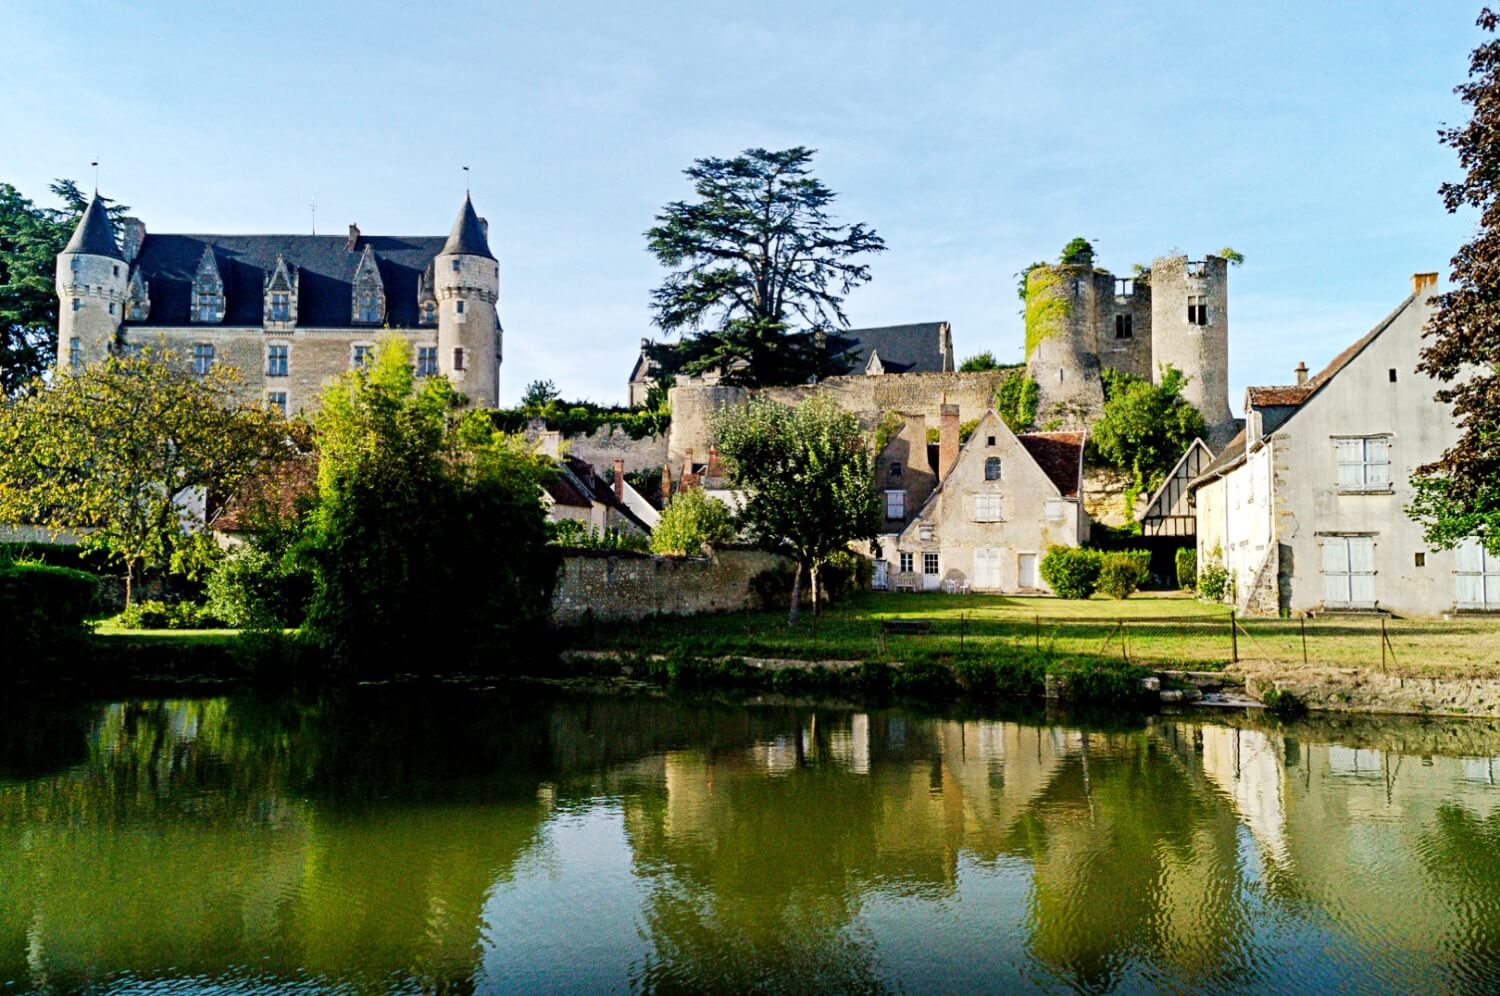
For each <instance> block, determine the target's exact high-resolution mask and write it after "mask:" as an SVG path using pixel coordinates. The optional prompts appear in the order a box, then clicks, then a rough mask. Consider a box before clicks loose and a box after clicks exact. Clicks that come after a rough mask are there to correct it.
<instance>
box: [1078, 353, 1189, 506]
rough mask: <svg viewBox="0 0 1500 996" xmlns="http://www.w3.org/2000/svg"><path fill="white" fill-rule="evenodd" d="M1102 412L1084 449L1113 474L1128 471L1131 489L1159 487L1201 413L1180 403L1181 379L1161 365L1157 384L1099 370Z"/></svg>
mask: <svg viewBox="0 0 1500 996" xmlns="http://www.w3.org/2000/svg"><path fill="white" fill-rule="evenodd" d="M1100 375H1101V377H1102V378H1103V380H1104V411H1103V413H1102V414H1101V415H1100V416H1099V418H1098V419H1096V420H1095V421H1094V422H1093V424H1092V426H1091V429H1090V434H1089V446H1090V447H1091V448H1092V449H1093V451H1094V453H1095V455H1097V456H1098V457H1099V458H1100V459H1102V460H1103V462H1104V463H1106V464H1107V465H1109V466H1110V467H1113V468H1114V469H1115V470H1118V471H1121V472H1123V473H1128V474H1130V475H1131V476H1132V478H1133V480H1134V486H1135V489H1136V490H1137V491H1151V490H1154V489H1155V488H1156V487H1157V486H1159V485H1160V484H1161V482H1162V478H1164V477H1165V476H1166V474H1167V471H1169V470H1171V469H1172V468H1173V467H1174V466H1175V465H1176V464H1177V461H1178V460H1180V459H1181V458H1182V454H1183V452H1184V451H1186V450H1187V448H1188V447H1189V446H1191V445H1192V442H1193V440H1194V439H1196V438H1198V437H1199V436H1201V435H1203V434H1204V432H1205V425H1204V422H1203V415H1202V413H1200V412H1199V411H1198V409H1196V408H1194V407H1193V406H1192V405H1191V404H1189V403H1188V402H1187V401H1185V400H1183V397H1182V388H1183V385H1185V384H1186V383H1187V377H1186V376H1184V375H1183V373H1182V371H1180V370H1178V369H1177V368H1176V367H1170V366H1169V367H1166V368H1165V369H1164V371H1163V372H1162V379H1161V383H1160V384H1152V383H1151V382H1150V381H1149V380H1143V379H1141V378H1139V377H1132V376H1131V375H1130V374H1127V373H1121V372H1120V371H1118V370H1111V369H1109V368H1108V367H1105V368H1104V369H1103V370H1101V371H1100Z"/></svg>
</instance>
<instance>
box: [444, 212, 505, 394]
mask: <svg viewBox="0 0 1500 996" xmlns="http://www.w3.org/2000/svg"><path fill="white" fill-rule="evenodd" d="M433 291H434V293H435V295H436V297H437V301H438V316H437V326H438V370H439V371H440V372H441V373H443V374H444V375H445V376H447V377H448V379H449V380H451V381H452V382H453V385H454V386H455V387H457V388H458V389H459V391H461V392H463V394H464V395H465V396H466V397H467V398H468V399H469V405H470V406H471V407H474V408H494V407H496V406H498V405H499V403H500V322H499V320H498V319H497V318H496V316H495V302H496V301H497V300H498V299H499V297H500V264H499V263H498V262H497V261H496V260H495V256H494V254H493V253H491V252H490V243H489V237H488V233H487V232H486V231H485V225H484V222H483V221H481V220H480V218H479V215H477V214H476V213H475V212H474V203H473V202H472V201H471V200H469V197H468V195H467V194H465V195H464V204H463V207H462V208H460V209H459V212H458V218H457V219H456V220H454V222H453V231H451V232H450V233H449V234H448V241H447V242H446V243H444V244H443V250H442V252H440V253H438V256H437V259H436V261H435V262H434V264H433Z"/></svg>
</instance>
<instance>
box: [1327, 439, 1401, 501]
mask: <svg viewBox="0 0 1500 996" xmlns="http://www.w3.org/2000/svg"><path fill="white" fill-rule="evenodd" d="M1333 445H1334V449H1335V451H1336V452H1337V454H1338V464H1339V478H1338V482H1339V490H1340V491H1342V492H1361V491H1377V492H1385V491H1390V490H1391V440H1390V437H1388V436H1355V437H1352V438H1345V439H1335V440H1334V441H1333Z"/></svg>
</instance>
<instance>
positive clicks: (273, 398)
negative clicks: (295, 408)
mask: <svg viewBox="0 0 1500 996" xmlns="http://www.w3.org/2000/svg"><path fill="white" fill-rule="evenodd" d="M266 407H267V408H274V409H276V410H277V411H279V412H280V413H281V414H282V415H285V414H286V392H285V391H267V392H266Z"/></svg>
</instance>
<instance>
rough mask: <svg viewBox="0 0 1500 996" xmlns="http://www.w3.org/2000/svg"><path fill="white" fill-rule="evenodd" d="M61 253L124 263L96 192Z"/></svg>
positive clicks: (102, 204) (106, 212)
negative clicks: (105, 258) (78, 254)
mask: <svg viewBox="0 0 1500 996" xmlns="http://www.w3.org/2000/svg"><path fill="white" fill-rule="evenodd" d="M449 241H452V240H451V239H450V240H449ZM63 252H65V253H69V252H78V253H88V254H89V255H90V256H108V257H109V258H110V259H118V260H120V261H121V262H122V263H123V262H124V261H125V257H124V256H122V255H120V247H119V245H118V244H117V243H116V242H115V226H114V225H113V224H111V223H110V220H109V212H108V211H106V210H105V209H104V198H102V197H100V196H99V194H98V192H97V191H95V193H94V196H93V197H92V198H90V199H89V206H88V207H86V208H84V209H83V217H81V218H79V219H78V227H77V228H75V229H73V237H72V238H71V239H69V240H68V245H67V248H65V249H63Z"/></svg>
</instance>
